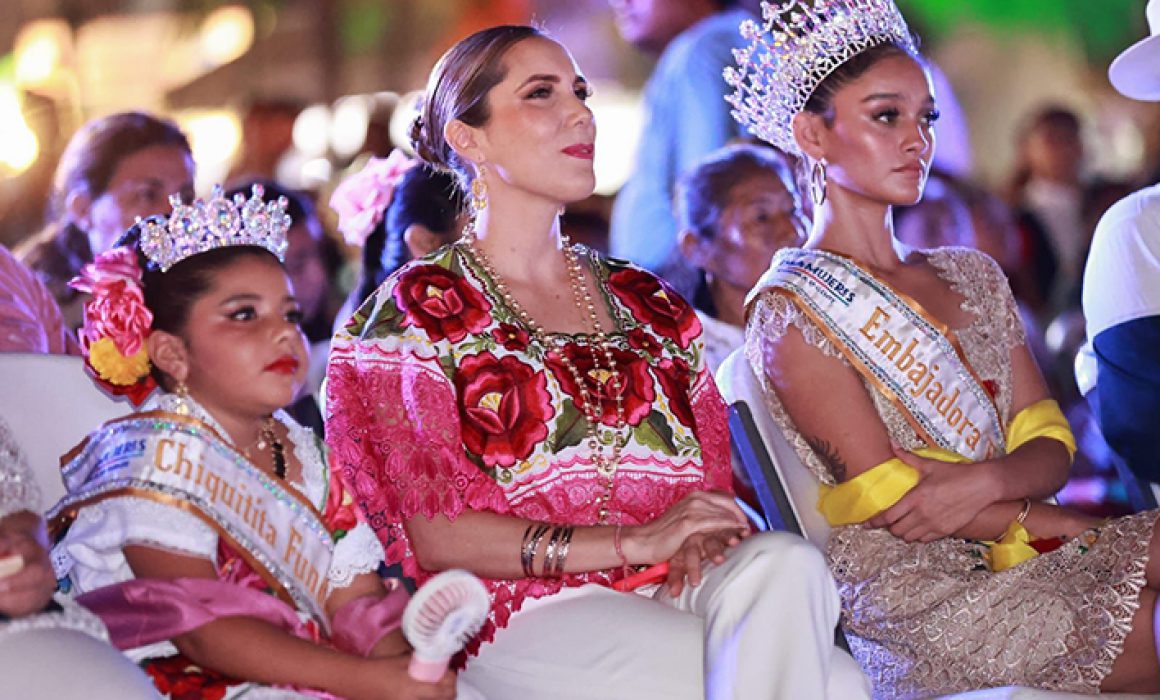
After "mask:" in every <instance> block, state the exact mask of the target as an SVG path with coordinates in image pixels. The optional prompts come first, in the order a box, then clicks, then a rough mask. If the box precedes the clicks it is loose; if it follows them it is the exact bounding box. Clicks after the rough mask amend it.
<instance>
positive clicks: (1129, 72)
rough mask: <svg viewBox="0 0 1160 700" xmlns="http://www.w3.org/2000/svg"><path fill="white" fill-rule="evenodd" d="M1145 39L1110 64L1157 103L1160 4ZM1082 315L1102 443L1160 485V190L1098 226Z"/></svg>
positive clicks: (1127, 85)
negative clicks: (1090, 352) (1095, 369)
mask: <svg viewBox="0 0 1160 700" xmlns="http://www.w3.org/2000/svg"><path fill="white" fill-rule="evenodd" d="M1146 12H1147V17H1148V26H1149V28H1150V30H1151V36H1149V37H1148V38H1146V39H1143V40H1141V41H1139V42H1137V43H1136V44H1134V45H1132V46H1130V47H1128V48H1127V49H1125V50H1124V51H1123V53H1121V54H1120V55H1119V56H1118V57H1116V59H1115V60H1114V61H1113V62H1112V65H1111V67H1110V68H1109V69H1108V77H1109V79H1110V80H1111V82H1112V86H1113V87H1115V88H1116V90H1117V91H1119V92H1120V94H1122V95H1124V96H1125V97H1129V98H1131V99H1134V100H1142V101H1147V102H1160V0H1149V2H1148V7H1147V10H1146ZM1083 311H1084V316H1085V318H1086V321H1087V337H1088V341H1089V342H1090V343H1091V345H1092V349H1093V351H1094V355H1095V358H1096V362H1097V367H1098V375H1097V376H1098V380H1097V386H1098V389H1099V392H1098V396H1099V399H1098V401H1097V402H1096V403H1097V411H1096V414H1097V417H1098V419H1099V422H1100V427H1101V429H1102V430H1103V432H1104V436H1105V437H1106V439H1107V441H1108V444H1109V445H1110V446H1111V448H1112V449H1113V450H1114V451H1115V452H1116V454H1117V455H1119V457H1120V458H1121V459H1123V460H1124V461H1125V462H1126V463H1127V465H1128V466H1129V467H1130V468H1131V470H1132V471H1133V472H1134V473H1135V474H1136V475H1137V476H1139V477H1140V478H1142V479H1145V480H1147V481H1152V482H1160V449H1157V439H1158V438H1160V419H1158V416H1160V184H1153V185H1151V186H1149V187H1145V188H1144V189H1141V190H1139V191H1137V192H1134V193H1133V194H1131V195H1128V196H1127V197H1125V198H1124V199H1122V200H1120V201H1119V202H1117V203H1116V204H1115V205H1113V206H1112V207H1111V208H1110V209H1108V211H1107V212H1106V213H1105V214H1104V216H1103V218H1102V219H1100V222H1099V224H1098V225H1097V227H1096V232H1095V236H1094V237H1093V239H1092V246H1091V252H1090V254H1089V256H1088V261H1087V267H1086V269H1085V271H1084V284H1083Z"/></svg>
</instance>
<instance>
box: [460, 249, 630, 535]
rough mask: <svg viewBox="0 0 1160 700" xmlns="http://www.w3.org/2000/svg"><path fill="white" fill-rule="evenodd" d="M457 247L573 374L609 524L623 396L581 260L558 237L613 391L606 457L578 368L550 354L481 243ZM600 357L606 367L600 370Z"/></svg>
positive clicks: (601, 518)
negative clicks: (611, 427) (611, 428)
mask: <svg viewBox="0 0 1160 700" xmlns="http://www.w3.org/2000/svg"><path fill="white" fill-rule="evenodd" d="M460 242H461V243H462V244H463V247H464V249H465V250H467V251H468V252H469V253H470V254H471V256H472V257H473V258H474V259H475V261H476V262H478V263H479V266H480V267H482V268H483V271H484V272H485V273H487V276H488V277H490V278H491V281H492V284H494V285H495V289H496V291H497V292H498V293H499V295H500V297H502V298H503V301H504V304H505V305H506V306H507V307H508V308H509V309H511V310H512V312H514V313H515V315H516V316H517V317H519V319H520V322H521V323H523V324H524V326H526V327H527V328H528V329H529V330H530V331H531V336H532V338H533V340H535V341H536V342H537V343H539V344H540V345H541V346H543V347H544V349H545V350H546V351H548V352H555V353H556V355H557V356H558V357H559V358H560V362H561V364H563V365H564V368H565V369H566V370H567V371H568V373H569V374H570V375H572V380H573V381H574V382H575V383H576V386H577V387H578V388H579V392H580V401H579V404H580V405H579V408H580V412H581V414H582V415H583V416H584V419H585V421H586V422H587V423H588V429H587V441H588V447H589V449H590V450H591V452H592V460H593V461H594V462H595V463H596V473H597V474H599V475H600V476H601V477H602V478H603V479H604V480H605V484H604V493H603V494H601V496H600V497H599V498H597V499H596V502H597V506H598V508H597V512H596V514H597V521H598V522H599V523H600V524H605V523H607V522H608V516H609V506H610V505H611V502H612V494H613V491H614V490H615V487H616V481H615V477H616V470H617V468H618V467H619V466H620V449H621V444H620V437H619V436H620V433H621V432H622V431H623V430H624V427H625V420H624V401H623V399H622V397H621V391H622V388H623V386H624V380H623V378H622V377H621V374H620V370H619V368H618V367H617V364H616V358H615V357H613V355H612V342H611V340H610V339H609V337H608V335H607V334H606V333H605V332H604V327H603V325H602V324H601V323H600V316H599V315H598V314H597V313H596V304H595V302H594V301H593V299H592V295H591V294H590V293H589V292H588V287H587V285H585V284H584V269H583V268H582V267H581V266H580V259H579V257H578V256H577V255H576V251H575V250H574V249H573V248H572V245H571V240H570V239H569V238H568V236H566V235H565V234H563V233H561V234H560V244H561V247H562V248H563V251H564V260H565V262H566V263H567V266H568V280H569V285H570V286H571V288H572V299H573V301H574V302H575V304H576V308H577V309H579V310H580V313H581V315H585V314H586V315H587V318H588V322H589V325H590V328H591V330H592V336H593V337H594V338H595V342H594V343H585V346H586V347H587V348H588V350H589V351H590V352H591V353H592V362H593V371H594V372H598V373H604V372H607V375H608V382H609V383H611V386H612V389H613V391H614V392H615V400H616V435H614V436H613V438H612V445H611V447H610V453H609V454H608V455H605V454H604V445H603V444H602V443H601V442H600V434H599V431H598V426H599V425H600V413H601V412H600V403H599V401H596V400H593V397H592V396H591V394H590V393H589V392H588V383H587V382H586V381H585V379H584V376H583V375H582V374H581V373H580V369H579V368H578V367H576V364H575V363H574V362H572V360H571V358H569V357H568V354H567V353H566V352H564V351H563V350H560V351H555V350H553V349H552V342H551V338H550V337H549V335H548V333H547V331H545V330H544V327H543V326H541V325H540V324H539V323H537V322H536V320H535V319H534V318H532V316H531V314H529V313H528V312H527V311H525V310H524V308H523V307H522V306H521V305H520V303H519V302H518V301H517V300H516V298H515V296H514V295H513V294H512V293H511V290H510V289H509V288H508V286H507V284H506V283H504V281H503V280H502V279H501V278H500V276H499V275H498V274H497V273H496V271H495V268H494V267H493V266H492V264H491V260H490V259H489V258H488V257H487V254H486V253H484V252H483V250H482V249H481V248H480V247H479V243H478V241H476V240H475V236H474V235H473V232H472V231H471V230H468V231H466V232H464V234H463V237H462V238H461V239H460ZM598 350H599V352H598ZM602 356H603V360H604V366H601V357H602Z"/></svg>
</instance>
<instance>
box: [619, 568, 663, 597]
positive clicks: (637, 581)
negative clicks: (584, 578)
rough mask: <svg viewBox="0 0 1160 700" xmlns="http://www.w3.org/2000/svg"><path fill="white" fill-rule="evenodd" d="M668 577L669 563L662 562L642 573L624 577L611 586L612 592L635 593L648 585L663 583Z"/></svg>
mask: <svg viewBox="0 0 1160 700" xmlns="http://www.w3.org/2000/svg"><path fill="white" fill-rule="evenodd" d="M668 575H669V563H668V562H667V561H662V562H661V563H660V564H654V565H653V566H650V567H649V568H647V569H645V570H644V571H638V572H637V573H635V574H633V575H632V576H626V577H625V578H622V579H620V580H619V581H617V582H616V583H614V584H612V588H613V590H617V591H620V592H621V593H627V592H628V591H635V590H636V589H638V588H640V587H641V586H647V585H649V584H650V583H660V582H662V581H664V580H665V579H666V578H667V577H668Z"/></svg>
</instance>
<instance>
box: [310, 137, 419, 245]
mask: <svg viewBox="0 0 1160 700" xmlns="http://www.w3.org/2000/svg"><path fill="white" fill-rule="evenodd" d="M416 165H418V161H417V160H415V159H413V158H409V157H407V155H406V154H405V153H403V152H402V151H400V150H398V149H395V150H393V151H391V154H390V155H389V156H387V157H386V158H371V159H370V160H369V161H367V164H366V165H365V166H364V167H363V169H362V170H360V171H359V172H358V173H356V174H354V175H351V176H350V177H348V178H346V179H345V180H343V181H342V182H341V183H339V185H338V187H336V188H334V194H332V195H331V196H330V208H331V209H333V210H334V212H335V213H336V214H338V230H339V231H341V232H342V237H343V239H344V240H345V241H346V243H347V245H351V246H356V247H359V248H361V247H362V246H363V244H365V243H366V240H367V237H368V236H370V235H371V231H374V230H375V226H378V225H379V222H380V221H382V220H383V215H384V213H385V212H386V211H387V207H388V206H390V205H391V200H392V199H393V198H394V196H395V188H396V187H397V186H398V184H399V181H400V180H402V178H403V175H405V174H406V173H407V171H408V170H410V169H411V168H414V167H415V166H416Z"/></svg>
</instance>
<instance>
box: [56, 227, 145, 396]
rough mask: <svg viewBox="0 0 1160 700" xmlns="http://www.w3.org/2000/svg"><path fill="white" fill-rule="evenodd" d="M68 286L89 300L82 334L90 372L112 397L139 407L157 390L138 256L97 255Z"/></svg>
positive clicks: (123, 252) (124, 250) (124, 252)
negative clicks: (128, 400)
mask: <svg viewBox="0 0 1160 700" xmlns="http://www.w3.org/2000/svg"><path fill="white" fill-rule="evenodd" d="M69 286H71V287H72V288H73V289H76V290H77V291H81V292H86V293H88V294H90V295H91V298H90V299H89V300H88V301H87V302H85V321H84V326H83V327H82V328H81V332H80V341H81V350H82V351H83V353H84V356H85V363H86V364H87V365H88V367H89V370H90V371H91V373H92V374H93V375H94V376H95V377H96V378H97V380H98V381H100V382H101V383H102V384H103V385H104V386H105V387H106V388H107V389H108V390H109V391H110V392H112V393H113V394H117V395H125V396H128V397H129V398H130V400H132V401H133V403H134V404H136V405H139V404H140V403H141V402H142V401H144V400H145V397H146V396H148V395H149V392H151V391H152V390H153V388H154V387H155V386H156V384H155V383H154V381H153V378H152V377H151V376H150V373H149V370H150V363H149V353H148V350H147V349H146V348H145V339H146V338H148V337H149V332H150V330H151V328H152V325H153V312H151V311H150V310H149V309H148V307H146V306H145V295H144V292H143V291H142V289H141V267H140V265H139V264H138V262H137V253H136V251H134V250H133V249H132V248H129V247H120V248H113V249H111V250H108V251H106V252H104V253H101V254H100V255H98V256H97V257H96V258H95V259H94V260H93V262H91V263H89V264H88V265H85V266H84V267H83V268H82V269H81V274H80V276H78V277H75V278H74V279H73V280H72V281H70V282H69Z"/></svg>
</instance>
